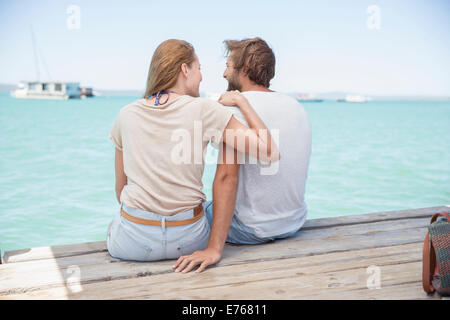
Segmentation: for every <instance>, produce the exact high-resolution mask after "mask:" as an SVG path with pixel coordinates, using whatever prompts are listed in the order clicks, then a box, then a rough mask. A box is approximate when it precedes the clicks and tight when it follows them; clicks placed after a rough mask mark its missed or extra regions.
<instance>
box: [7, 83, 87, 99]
mask: <svg viewBox="0 0 450 320" xmlns="http://www.w3.org/2000/svg"><path fill="white" fill-rule="evenodd" d="M81 94H82V92H81V88H80V84H79V83H78V82H41V81H33V82H20V83H19V84H18V86H17V89H15V90H13V91H11V96H13V97H15V98H19V99H57V100H66V99H72V98H80V97H81Z"/></svg>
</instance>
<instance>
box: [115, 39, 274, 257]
mask: <svg viewBox="0 0 450 320" xmlns="http://www.w3.org/2000/svg"><path fill="white" fill-rule="evenodd" d="M201 80H202V75H201V72H200V63H199V61H198V57H197V55H196V53H195V51H194V48H193V47H192V45H191V44H189V43H188V42H186V41H183V40H175V39H170V40H166V41H164V42H162V43H161V44H160V45H159V46H158V47H157V49H156V50H155V52H154V54H153V57H152V60H151V63H150V69H149V72H148V78H147V87H146V91H145V95H144V97H143V98H141V99H139V100H137V101H135V102H133V103H131V104H129V105H126V106H125V107H123V108H122V109H121V110H120V112H119V115H118V116H117V118H116V120H115V122H114V125H113V127H112V130H111V133H110V138H111V140H112V141H113V142H114V144H115V147H116V149H115V174H116V195H117V199H118V201H119V203H120V210H119V212H118V213H117V215H116V217H115V218H114V219H113V221H112V222H111V223H110V225H109V228H108V232H107V248H108V251H109V253H110V255H111V256H112V257H115V258H119V259H123V260H137V261H156V260H163V259H177V258H178V257H180V256H181V255H187V254H191V253H193V252H194V251H196V250H201V249H204V248H206V247H207V245H208V239H209V232H210V227H209V224H208V220H207V219H206V217H205V216H204V215H203V206H202V204H203V202H204V201H205V200H206V197H205V195H204V193H203V192H202V186H203V185H202V174H203V168H204V155H205V152H206V147H207V145H208V143H209V142H212V143H213V144H215V145H217V146H222V144H225V145H227V146H228V148H230V147H231V148H233V149H235V150H237V151H238V152H243V153H247V154H250V155H253V156H254V157H257V158H258V159H261V160H264V161H268V162H272V161H278V160H279V153H278V147H277V146H276V145H275V144H274V143H273V141H272V139H271V136H270V134H269V132H268V129H267V128H266V126H265V125H264V123H263V122H262V121H261V119H260V118H259V117H258V115H257V114H256V113H255V111H254V110H253V108H252V107H251V106H250V104H249V103H248V101H247V99H246V98H245V97H244V96H243V95H241V94H240V93H239V92H238V91H231V92H226V93H224V94H223V95H222V96H221V97H220V99H219V102H220V103H219V102H217V101H213V100H211V99H207V98H200V97H199V85H200V82H201ZM223 105H227V106H236V105H237V106H238V107H239V108H240V109H241V111H242V113H243V114H244V116H245V117H246V120H247V123H248V124H249V126H250V128H248V127H247V126H245V125H244V124H242V123H241V122H239V121H238V120H237V119H235V118H234V116H233V114H232V112H231V111H230V110H229V109H227V108H226V107H224V106H223Z"/></svg>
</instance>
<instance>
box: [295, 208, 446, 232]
mask: <svg viewBox="0 0 450 320" xmlns="http://www.w3.org/2000/svg"><path fill="white" fill-rule="evenodd" d="M441 211H445V212H449V213H450V205H443V206H436V207H426V208H417V209H407V210H394V211H385V212H375V213H364V214H358V215H349V216H340V217H333V218H319V219H311V220H307V221H306V222H305V225H304V227H303V228H304V229H312V228H319V227H324V228H330V227H335V226H339V225H349V224H362V223H372V222H378V221H391V220H400V219H415V218H431V216H432V215H433V214H434V213H436V212H441Z"/></svg>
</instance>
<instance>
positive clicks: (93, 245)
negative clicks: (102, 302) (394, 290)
mask: <svg viewBox="0 0 450 320" xmlns="http://www.w3.org/2000/svg"><path fill="white" fill-rule="evenodd" d="M419 212H420V211H419ZM377 216H378V215H377ZM355 219H356V217H352V218H350V217H342V219H340V218H339V219H338V218H332V219H330V220H331V221H329V222H330V224H332V225H334V227H333V228H331V229H328V228H325V226H326V225H324V224H323V223H324V221H321V222H317V223H316V222H315V220H322V219H315V220H312V221H313V222H311V223H308V221H307V222H306V224H305V227H303V228H302V230H301V232H299V234H301V235H302V236H304V237H308V236H315V235H320V234H325V233H326V234H331V233H333V234H334V235H336V234H341V232H344V230H349V232H352V230H353V231H354V230H360V229H361V226H360V225H359V224H358V223H356V222H355V221H356V220H355ZM404 219H405V220H406V221H408V222H404V221H405V220H400V221H395V220H394V221H392V220H388V221H381V222H379V221H378V220H377V222H372V223H367V221H366V224H364V229H367V230H373V231H374V232H376V231H377V230H378V228H380V227H381V228H389V230H391V229H393V228H400V229H405V228H409V227H417V226H426V225H428V223H429V221H428V220H429V218H428V217H425V218H423V217H422V218H419V217H417V216H416V219H406V218H404ZM323 220H326V219H323ZM342 220H348V221H347V222H348V223H344V222H343V221H342ZM359 220H361V219H359ZM372 221H374V219H373V220H372ZM380 223H381V224H380ZM346 227H350V228H346ZM313 229H314V230H317V229H318V230H320V229H323V232H322V233H319V232H315V233H310V231H312V230H313ZM330 230H333V231H330ZM384 230H387V229H384ZM306 231H308V233H305V232H306ZM96 252H106V242H105V241H99V242H87V243H81V244H73V245H63V246H52V247H38V248H32V249H24V250H16V251H8V252H6V253H5V256H4V260H5V263H16V262H24V261H31V260H40V259H54V258H61V257H70V256H76V255H81V254H89V253H96Z"/></svg>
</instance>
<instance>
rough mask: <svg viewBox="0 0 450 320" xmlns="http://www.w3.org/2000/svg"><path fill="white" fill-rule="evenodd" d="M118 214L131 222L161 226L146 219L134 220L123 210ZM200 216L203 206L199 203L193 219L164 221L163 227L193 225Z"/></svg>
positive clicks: (155, 221) (134, 218)
mask: <svg viewBox="0 0 450 320" xmlns="http://www.w3.org/2000/svg"><path fill="white" fill-rule="evenodd" d="M120 214H121V215H122V216H123V217H124V218H125V219H127V220H130V221H131V222H135V223H139V224H145V225H147V226H161V225H162V224H161V221H160V220H147V219H141V218H136V217H133V216H130V215H129V214H128V213H126V212H125V211H124V210H123V209H120ZM202 216H203V206H202V204H201V203H200V204H199V205H198V206H197V207H195V208H194V217H193V218H190V219H187V220H175V221H166V222H165V226H166V227H176V226H184V225H187V224H191V223H194V222H195V221H197V220H198V219H200V218H201V217H202Z"/></svg>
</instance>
